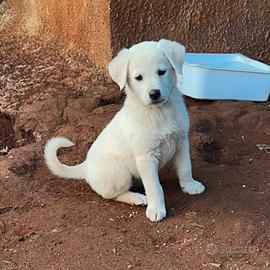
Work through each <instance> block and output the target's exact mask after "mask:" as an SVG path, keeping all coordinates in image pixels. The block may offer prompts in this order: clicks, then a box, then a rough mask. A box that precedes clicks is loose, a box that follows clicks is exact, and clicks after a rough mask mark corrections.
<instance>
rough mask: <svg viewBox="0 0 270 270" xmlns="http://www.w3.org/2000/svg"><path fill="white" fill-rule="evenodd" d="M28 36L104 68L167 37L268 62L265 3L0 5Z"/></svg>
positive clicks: (87, 0) (115, 0)
mask: <svg viewBox="0 0 270 270" xmlns="http://www.w3.org/2000/svg"><path fill="white" fill-rule="evenodd" d="M5 2H7V3H9V4H10V7H11V9H12V10H17V14H20V16H21V21H20V22H22V25H23V26H24V28H25V29H26V30H27V32H28V33H30V34H42V35H43V36H45V37H46V36H48V37H53V38H54V39H55V40H57V41H60V42H62V43H64V44H66V45H68V46H71V47H72V48H74V49H75V50H78V51H82V52H84V53H86V54H87V55H88V56H89V57H90V58H91V59H92V60H93V61H94V62H95V63H97V64H98V65H100V66H103V67H105V65H106V64H107V63H108V61H109V60H110V58H111V57H112V55H114V54H116V53H117V52H118V51H119V50H120V49H121V48H123V47H128V46H131V45H132V44H134V43H137V42H140V41H143V40H158V39H160V38H168V39H173V40H176V41H179V42H181V43H182V44H184V45H185V46H186V48H187V51H191V52H192V51H193V52H194V51H196V52H241V53H243V54H246V55H248V56H250V57H253V58H256V59H259V60H262V61H265V62H267V63H270V48H269V47H270V33H269V25H270V0H257V1H254V0H239V1H235V0H223V1H221V0H212V1H210V0H189V1H186V0H155V1H154V0H129V1H124V0H76V1H72V0H0V5H1V4H2V5H3V3H5Z"/></svg>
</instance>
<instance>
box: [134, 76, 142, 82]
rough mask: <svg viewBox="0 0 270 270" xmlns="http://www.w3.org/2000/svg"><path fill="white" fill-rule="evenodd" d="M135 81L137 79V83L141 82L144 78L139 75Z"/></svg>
mask: <svg viewBox="0 0 270 270" xmlns="http://www.w3.org/2000/svg"><path fill="white" fill-rule="evenodd" d="M135 79H136V80H137V81H141V80H142V79H143V77H142V75H138V76H136V77H135Z"/></svg>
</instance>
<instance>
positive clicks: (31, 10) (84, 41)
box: [9, 0, 111, 66]
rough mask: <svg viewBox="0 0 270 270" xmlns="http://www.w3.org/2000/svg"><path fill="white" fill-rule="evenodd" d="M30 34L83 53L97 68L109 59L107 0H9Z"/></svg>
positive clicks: (109, 39) (109, 42)
mask: <svg viewBox="0 0 270 270" xmlns="http://www.w3.org/2000/svg"><path fill="white" fill-rule="evenodd" d="M9 3H10V6H11V8H13V9H15V10H17V14H20V15H21V23H22V26H23V28H24V29H25V30H26V31H27V32H28V33H29V34H30V35H42V36H44V37H50V38H53V39H55V40H56V41H59V42H62V43H64V44H66V45H67V46H70V47H71V48H74V49H75V50H78V51H82V52H84V53H86V54H87V55H89V57H90V58H91V59H92V60H93V61H94V62H95V63H97V64H98V65H101V66H105V65H106V64H107V62H108V59H110V58H111V37H110V13H109V2H108V1H107V0H96V1H94V0H73V1H72V0H9Z"/></svg>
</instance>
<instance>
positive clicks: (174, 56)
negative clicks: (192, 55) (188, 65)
mask: <svg viewBox="0 0 270 270" xmlns="http://www.w3.org/2000/svg"><path fill="white" fill-rule="evenodd" d="M158 44H159V46H160V48H161V49H162V50H163V52H164V54H165V55H166V57H167V58H168V60H169V62H170V64H171V65H172V67H173V68H174V70H175V72H177V73H179V74H182V66H183V64H184V58H185V47H184V46H183V45H181V44H180V43H177V42H175V41H171V40H167V39H161V40H160V41H159V42H158Z"/></svg>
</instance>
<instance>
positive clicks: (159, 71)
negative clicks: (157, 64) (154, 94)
mask: <svg viewBox="0 0 270 270" xmlns="http://www.w3.org/2000/svg"><path fill="white" fill-rule="evenodd" d="M165 73H166V70H165V69H164V70H162V69H159V70H158V71H157V74H158V76H163V75H164V74H165Z"/></svg>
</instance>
